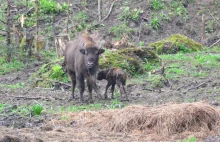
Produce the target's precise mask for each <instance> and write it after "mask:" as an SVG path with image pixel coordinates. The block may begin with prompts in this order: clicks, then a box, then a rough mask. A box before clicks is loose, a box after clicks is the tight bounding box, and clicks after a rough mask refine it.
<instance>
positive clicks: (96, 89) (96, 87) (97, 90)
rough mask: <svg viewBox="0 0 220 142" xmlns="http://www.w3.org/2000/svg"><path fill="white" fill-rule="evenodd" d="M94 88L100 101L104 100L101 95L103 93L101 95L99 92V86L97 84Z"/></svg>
mask: <svg viewBox="0 0 220 142" xmlns="http://www.w3.org/2000/svg"><path fill="white" fill-rule="evenodd" d="M93 88H94V90H95V92H96V94H97V95H98V97H99V99H102V95H101V93H100V91H99V89H98V86H97V85H96V83H94V84H93Z"/></svg>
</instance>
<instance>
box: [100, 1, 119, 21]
mask: <svg viewBox="0 0 220 142" xmlns="http://www.w3.org/2000/svg"><path fill="white" fill-rule="evenodd" d="M117 1H118V0H115V1H114V2H113V3H112V5H111V7H110V9H109V12H108V14H107V15H106V16H105V18H103V19H102V20H101V22H103V21H104V20H106V19H107V18H108V17H109V15H110V14H111V12H112V8H113V6H114V4H115V2H117Z"/></svg>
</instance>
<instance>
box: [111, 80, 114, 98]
mask: <svg viewBox="0 0 220 142" xmlns="http://www.w3.org/2000/svg"><path fill="white" fill-rule="evenodd" d="M111 91H112V97H111V98H112V99H114V91H115V83H112V88H111Z"/></svg>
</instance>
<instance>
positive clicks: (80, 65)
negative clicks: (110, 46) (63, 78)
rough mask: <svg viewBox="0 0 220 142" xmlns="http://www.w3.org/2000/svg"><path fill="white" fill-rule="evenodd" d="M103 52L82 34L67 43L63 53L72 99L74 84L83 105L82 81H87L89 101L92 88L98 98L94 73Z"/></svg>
mask: <svg viewBox="0 0 220 142" xmlns="http://www.w3.org/2000/svg"><path fill="white" fill-rule="evenodd" d="M103 52H104V50H103V49H99V48H98V47H97V46H96V43H95V41H94V40H93V39H92V38H91V37H89V36H88V35H87V34H83V35H82V36H80V37H79V38H77V39H75V40H74V41H69V42H68V43H67V45H66V51H65V59H64V64H65V66H66V67H65V69H66V72H67V74H68V75H69V77H70V78H71V82H72V98H75V96H74V90H75V86H76V83H77V84H78V88H79V91H80V102H81V103H83V102H84V100H83V93H84V90H85V82H84V79H85V78H86V79H87V86H88V89H89V99H90V101H91V102H92V88H94V89H95V91H96V93H97V94H98V96H99V98H101V94H100V92H99V89H98V87H97V85H96V79H95V78H96V72H97V70H98V67H99V65H98V60H99V55H100V54H102V53H103Z"/></svg>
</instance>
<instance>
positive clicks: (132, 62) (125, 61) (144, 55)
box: [100, 47, 159, 75]
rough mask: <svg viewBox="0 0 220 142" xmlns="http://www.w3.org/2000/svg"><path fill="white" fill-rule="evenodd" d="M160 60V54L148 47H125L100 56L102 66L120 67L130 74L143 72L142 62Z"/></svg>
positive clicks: (104, 67)
mask: <svg viewBox="0 0 220 142" xmlns="http://www.w3.org/2000/svg"><path fill="white" fill-rule="evenodd" d="M155 61H159V58H158V56H157V55H156V54H155V53H153V52H152V51H149V50H148V49H146V48H137V47H134V48H125V49H121V50H117V51H115V52H110V51H106V52H105V53H104V54H103V56H102V57H101V58H100V68H101V69H106V68H111V67H120V68H122V69H123V70H125V71H126V72H127V73H129V74H130V75H135V74H142V73H144V69H143V67H142V63H144V62H155Z"/></svg>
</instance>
